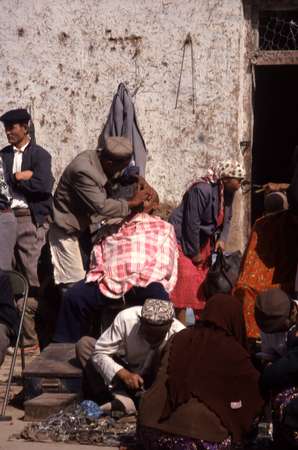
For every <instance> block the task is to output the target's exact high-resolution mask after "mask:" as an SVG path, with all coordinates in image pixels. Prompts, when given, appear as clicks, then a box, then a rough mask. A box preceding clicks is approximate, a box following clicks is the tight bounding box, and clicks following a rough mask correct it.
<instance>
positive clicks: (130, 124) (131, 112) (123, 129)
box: [98, 83, 147, 176]
mask: <svg viewBox="0 0 298 450" xmlns="http://www.w3.org/2000/svg"><path fill="white" fill-rule="evenodd" d="M108 136H125V137H127V138H128V139H130V140H131V142H132V146H133V152H134V156H133V158H134V162H135V165H136V166H138V167H139V170H140V175H142V176H144V175H145V167H146V159H147V149H146V145H145V142H144V139H143V137H142V135H141V132H140V129H139V126H138V123H137V118H136V113H135V107H134V104H133V102H132V99H131V96H130V94H129V92H128V90H127V89H126V87H125V86H124V84H123V83H120V84H119V86H118V89H117V93H116V94H115V96H114V98H113V102H112V106H111V109H110V112H109V115H108V119H107V122H106V124H105V126H104V128H103V130H102V132H101V134H100V136H99V139H98V146H99V147H102V146H103V142H104V139H105V138H107V137H108Z"/></svg>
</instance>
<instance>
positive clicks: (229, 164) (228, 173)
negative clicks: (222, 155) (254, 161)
mask: <svg viewBox="0 0 298 450" xmlns="http://www.w3.org/2000/svg"><path fill="white" fill-rule="evenodd" d="M217 172H218V176H219V178H239V179H243V178H245V170H244V167H243V166H242V164H240V163H239V162H238V161H232V160H229V161H223V162H221V163H219V165H218V168H217Z"/></svg>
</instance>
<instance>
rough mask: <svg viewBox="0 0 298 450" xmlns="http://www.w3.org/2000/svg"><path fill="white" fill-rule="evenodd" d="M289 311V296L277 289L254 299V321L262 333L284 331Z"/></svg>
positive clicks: (262, 293)
mask: <svg viewBox="0 0 298 450" xmlns="http://www.w3.org/2000/svg"><path fill="white" fill-rule="evenodd" d="M290 311H291V300H290V298H289V296H288V295H287V294H286V293H285V292H284V291H283V290H282V289H279V288H273V289H268V290H267V291H264V292H261V293H260V294H258V296H257V298H256V305H255V319H256V322H257V325H258V327H259V328H260V329H261V330H262V331H263V332H264V333H276V332H279V331H282V330H283V329H284V326H285V323H286V321H287V320H288V319H289V316H290Z"/></svg>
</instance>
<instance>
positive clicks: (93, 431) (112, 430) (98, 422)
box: [14, 404, 137, 448]
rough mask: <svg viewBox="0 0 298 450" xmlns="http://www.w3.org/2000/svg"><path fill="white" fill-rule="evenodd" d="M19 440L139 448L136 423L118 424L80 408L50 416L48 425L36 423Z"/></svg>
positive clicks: (122, 421)
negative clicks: (97, 417) (89, 413)
mask: <svg viewBox="0 0 298 450" xmlns="http://www.w3.org/2000/svg"><path fill="white" fill-rule="evenodd" d="M14 437H17V438H18V439H25V440H27V441H31V442H67V443H80V444H85V445H95V444H96V445H98V446H111V447H113V446H115V447H117V446H130V448H131V447H132V448H134V447H135V448H137V441H136V419H135V417H127V418H122V419H119V420H115V419H113V418H112V417H109V416H101V417H100V418H99V419H96V418H95V417H94V416H90V415H89V416H88V415H87V414H86V411H84V409H83V408H82V407H81V406H80V405H79V404H77V405H75V406H72V407H71V408H69V409H68V410H66V411H60V412H59V413H58V414H55V415H53V416H50V417H49V418H48V419H47V420H45V421H44V422H38V423H32V424H29V425H27V426H26V427H25V429H24V430H23V431H22V432H21V433H20V435H18V436H14Z"/></svg>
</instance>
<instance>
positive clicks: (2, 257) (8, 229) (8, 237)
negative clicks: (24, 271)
mask: <svg viewBox="0 0 298 450" xmlns="http://www.w3.org/2000/svg"><path fill="white" fill-rule="evenodd" d="M16 239H17V219H16V218H15V215H14V213H13V212H5V213H4V212H1V210H0V269H2V270H11V268H12V260H13V254H14V246H15V243H16Z"/></svg>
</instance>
